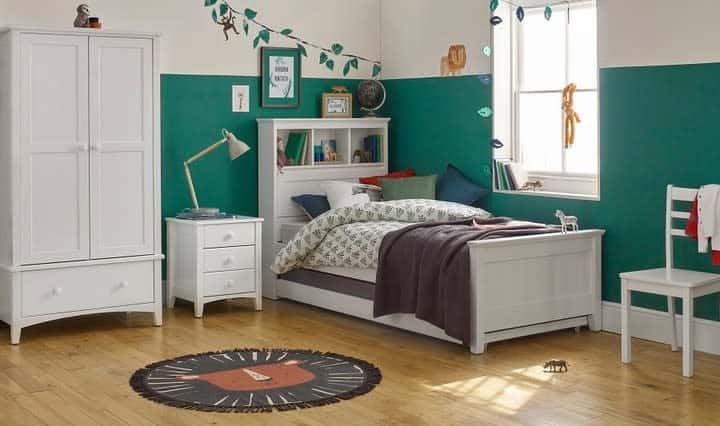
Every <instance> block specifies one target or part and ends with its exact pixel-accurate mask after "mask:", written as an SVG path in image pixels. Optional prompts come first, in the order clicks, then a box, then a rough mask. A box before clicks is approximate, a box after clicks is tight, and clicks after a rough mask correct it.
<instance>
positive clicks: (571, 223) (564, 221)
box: [555, 210, 580, 234]
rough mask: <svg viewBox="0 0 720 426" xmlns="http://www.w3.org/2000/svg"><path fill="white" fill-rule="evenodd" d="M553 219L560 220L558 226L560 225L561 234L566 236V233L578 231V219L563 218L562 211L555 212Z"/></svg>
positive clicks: (574, 217) (572, 217)
mask: <svg viewBox="0 0 720 426" xmlns="http://www.w3.org/2000/svg"><path fill="white" fill-rule="evenodd" d="M555 217H557V218H558V219H560V225H562V232H563V234H567V233H568V231H579V230H580V228H579V227H578V218H577V217H576V216H565V213H563V211H562V210H557V211H556V212H555Z"/></svg>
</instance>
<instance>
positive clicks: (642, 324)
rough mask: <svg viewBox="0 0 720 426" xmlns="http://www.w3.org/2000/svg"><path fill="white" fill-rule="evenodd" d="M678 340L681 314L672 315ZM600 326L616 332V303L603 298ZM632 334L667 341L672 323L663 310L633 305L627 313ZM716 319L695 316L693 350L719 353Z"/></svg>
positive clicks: (718, 333)
mask: <svg viewBox="0 0 720 426" xmlns="http://www.w3.org/2000/svg"><path fill="white" fill-rule="evenodd" d="M675 321H676V324H677V332H678V342H682V323H681V321H682V316H681V315H677V316H676V317H675ZM603 330H604V331H609V332H611V333H617V334H620V304H619V303H612V302H603ZM630 332H631V333H632V335H633V337H637V338H639V339H643V340H650V341H653V342H659V343H666V344H668V345H669V344H670V340H671V338H672V325H671V323H670V318H669V316H668V314H667V312H661V311H654V310H652V309H644V308H637V307H633V308H632V311H631V313H630ZM719 337H720V322H716V321H709V320H704V319H699V318H695V350H698V351H702V352H707V353H710V354H714V355H720V338H719Z"/></svg>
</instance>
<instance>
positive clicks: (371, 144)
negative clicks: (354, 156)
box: [363, 135, 383, 163]
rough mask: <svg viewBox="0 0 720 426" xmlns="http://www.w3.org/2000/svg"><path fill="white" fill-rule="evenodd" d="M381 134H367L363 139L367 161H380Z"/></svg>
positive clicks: (381, 159) (381, 150)
mask: <svg viewBox="0 0 720 426" xmlns="http://www.w3.org/2000/svg"><path fill="white" fill-rule="evenodd" d="M382 146H383V136H382V135H369V136H367V137H366V138H365V139H364V140H363V149H364V150H365V151H366V152H367V160H368V161H366V162H369V163H382V161H383V158H382V152H383V149H382Z"/></svg>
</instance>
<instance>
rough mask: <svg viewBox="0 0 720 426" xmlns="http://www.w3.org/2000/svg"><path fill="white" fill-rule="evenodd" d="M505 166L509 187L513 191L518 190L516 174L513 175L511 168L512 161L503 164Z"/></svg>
mask: <svg viewBox="0 0 720 426" xmlns="http://www.w3.org/2000/svg"><path fill="white" fill-rule="evenodd" d="M503 167H505V176H506V177H507V184H508V188H510V190H511V191H517V189H518V187H517V183H516V182H515V176H513V172H512V169H511V168H510V163H505V164H503Z"/></svg>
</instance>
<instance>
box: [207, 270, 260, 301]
mask: <svg viewBox="0 0 720 426" xmlns="http://www.w3.org/2000/svg"><path fill="white" fill-rule="evenodd" d="M204 278H205V291H204V295H205V296H206V297H211V296H223V295H227V294H239V293H254V292H255V270H254V269H245V270H243V271H232V272H215V273H211V274H205V277H204Z"/></svg>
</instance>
